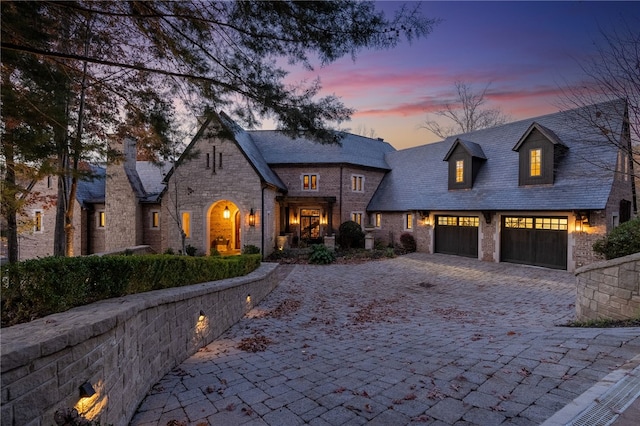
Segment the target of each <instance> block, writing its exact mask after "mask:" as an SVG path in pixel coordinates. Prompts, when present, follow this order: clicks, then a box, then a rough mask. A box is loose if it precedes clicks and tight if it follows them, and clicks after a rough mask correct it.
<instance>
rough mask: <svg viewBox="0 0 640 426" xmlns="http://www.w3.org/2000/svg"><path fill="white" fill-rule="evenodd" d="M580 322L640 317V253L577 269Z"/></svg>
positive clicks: (577, 303)
mask: <svg viewBox="0 0 640 426" xmlns="http://www.w3.org/2000/svg"><path fill="white" fill-rule="evenodd" d="M576 276H577V294H576V316H577V320H578V321H588V320H596V319H614V320H620V319H629V318H637V317H639V316H640V253H636V254H632V255H629V256H625V257H620V258H617V259H611V260H607V261H603V262H597V263H593V264H591V265H587V266H584V267H582V268H579V269H578V270H576Z"/></svg>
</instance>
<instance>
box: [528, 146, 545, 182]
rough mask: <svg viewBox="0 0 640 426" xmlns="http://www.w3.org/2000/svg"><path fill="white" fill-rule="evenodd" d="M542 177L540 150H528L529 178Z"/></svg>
mask: <svg viewBox="0 0 640 426" xmlns="http://www.w3.org/2000/svg"><path fill="white" fill-rule="evenodd" d="M541 175H542V148H535V149H530V150H529V176H531V177H536V176H541Z"/></svg>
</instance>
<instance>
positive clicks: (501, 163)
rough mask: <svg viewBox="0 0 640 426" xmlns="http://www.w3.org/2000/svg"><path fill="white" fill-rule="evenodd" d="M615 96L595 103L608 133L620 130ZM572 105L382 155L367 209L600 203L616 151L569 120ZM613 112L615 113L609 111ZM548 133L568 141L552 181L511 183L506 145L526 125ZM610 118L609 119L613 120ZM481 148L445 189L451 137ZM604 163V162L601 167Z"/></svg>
mask: <svg viewBox="0 0 640 426" xmlns="http://www.w3.org/2000/svg"><path fill="white" fill-rule="evenodd" d="M620 102H622V101H614V102H609V103H606V104H600V105H597V106H591V107H589V108H597V109H598V110H599V111H601V114H602V116H603V117H605V116H606V119H607V120H609V122H608V125H609V126H612V128H611V130H612V131H613V132H614V133H615V134H620V132H621V131H622V130H621V129H622V123H623V116H622V115H621V114H620V112H621V111H622V110H623V109H621V105H620ZM575 112H576V111H566V112H560V113H555V114H549V115H545V116H542V117H537V118H533V119H528V120H522V121H517V122H514V123H510V124H505V125H502V126H498V127H494V128H490V129H484V130H479V131H475V132H471V133H468V134H465V135H460V136H453V137H450V138H447V139H446V140H444V141H442V142H438V143H433V144H428V145H423V146H419V147H415V148H409V149H405V150H402V151H397V152H392V153H389V154H387V156H386V160H387V162H388V163H389V165H390V166H391V168H392V171H391V172H389V173H387V175H386V176H385V177H384V179H383V180H382V182H381V184H380V186H379V187H378V190H377V191H376V193H375V194H374V196H373V198H372V199H371V201H370V203H369V206H368V208H367V209H368V210H369V211H409V210H457V211H464V210H515V211H522V210H529V211H536V210H537V211H541V210H577V209H603V208H605V206H606V203H607V200H608V197H609V193H610V191H611V186H612V184H613V180H614V173H613V172H612V171H611V168H612V167H614V166H615V164H616V159H617V150H616V148H615V147H614V146H613V145H612V144H611V143H609V142H607V139H606V137H604V136H603V135H602V134H599V137H594V136H593V133H592V134H591V135H590V137H586V136H585V133H584V132H583V131H581V130H580V129H579V128H578V126H577V125H576V124H577V123H576V114H575ZM614 116H615V117H614ZM534 122H536V123H538V124H539V125H541V126H544V128H545V129H547V130H549V131H551V132H553V135H555V137H556V138H558V140H559V141H562V143H563V144H564V145H565V146H567V147H568V149H567V151H566V153H565V155H564V156H563V158H562V159H561V160H560V163H559V166H558V169H557V171H556V175H555V182H554V184H553V185H545V186H526V187H520V186H519V185H518V167H519V154H518V153H517V152H514V151H513V150H512V148H513V147H514V145H515V144H516V143H517V142H518V141H519V140H520V139H521V137H522V136H523V135H524V134H525V132H527V130H528V129H529V128H530V126H531V125H532V123H534ZM612 123H613V125H612ZM458 138H460V139H463V140H468V141H473V142H475V143H477V144H478V145H479V146H480V147H482V150H483V152H484V153H485V155H486V158H487V161H485V162H484V164H483V165H482V167H481V168H480V171H479V173H478V175H477V177H476V179H475V182H474V185H473V188H472V189H470V190H452V191H450V190H449V189H448V175H447V172H448V164H447V163H446V162H445V161H442V159H443V158H444V157H445V155H446V154H447V152H448V151H449V149H450V148H451V146H452V144H453V143H454V142H455V141H456V140H457V139H458ZM603 166H606V167H603Z"/></svg>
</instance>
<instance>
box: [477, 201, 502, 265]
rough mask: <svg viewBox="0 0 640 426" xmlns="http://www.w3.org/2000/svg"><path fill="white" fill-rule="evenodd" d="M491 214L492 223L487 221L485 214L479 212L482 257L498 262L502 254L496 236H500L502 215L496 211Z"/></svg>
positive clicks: (479, 236) (487, 260)
mask: <svg viewBox="0 0 640 426" xmlns="http://www.w3.org/2000/svg"><path fill="white" fill-rule="evenodd" d="M490 214H491V223H487V221H486V219H485V218H484V215H483V214H479V215H478V218H479V222H480V229H478V238H479V239H480V253H479V255H480V256H479V257H480V259H482V260H484V261H485V262H496V261H497V260H498V259H499V258H500V256H499V255H498V250H497V247H496V238H497V237H498V235H499V233H498V230H499V227H500V216H498V215H497V214H495V213H490Z"/></svg>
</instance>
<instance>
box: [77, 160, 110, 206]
mask: <svg viewBox="0 0 640 426" xmlns="http://www.w3.org/2000/svg"><path fill="white" fill-rule="evenodd" d="M89 167H90V169H91V172H92V173H93V175H94V176H95V177H94V178H93V179H92V180H79V181H78V188H77V190H76V199H77V200H78V202H79V203H80V204H81V205H82V207H85V208H86V207H87V205H88V204H94V203H104V196H105V176H106V169H105V168H104V167H103V166H99V165H95V164H91V165H89Z"/></svg>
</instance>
